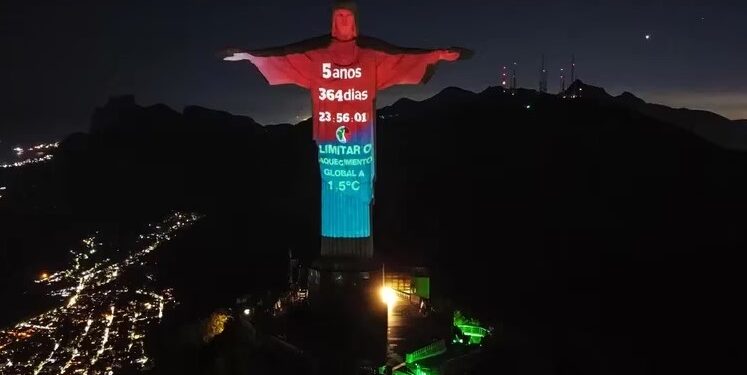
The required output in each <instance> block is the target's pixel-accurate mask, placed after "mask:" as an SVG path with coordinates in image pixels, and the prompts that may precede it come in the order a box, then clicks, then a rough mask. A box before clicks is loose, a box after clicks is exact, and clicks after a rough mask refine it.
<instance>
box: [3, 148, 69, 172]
mask: <svg viewBox="0 0 747 375" xmlns="http://www.w3.org/2000/svg"><path fill="white" fill-rule="evenodd" d="M59 145H60V143H59V142H54V143H41V144H38V145H34V146H31V147H28V148H23V147H20V146H19V147H16V148H14V149H13V152H14V153H15V155H16V157H17V158H18V160H17V161H14V162H4V163H2V164H0V168H18V167H23V166H24V165H29V164H36V163H43V162H45V161H49V160H52V157H53V155H52V151H54V150H56V149H57V147H59Z"/></svg>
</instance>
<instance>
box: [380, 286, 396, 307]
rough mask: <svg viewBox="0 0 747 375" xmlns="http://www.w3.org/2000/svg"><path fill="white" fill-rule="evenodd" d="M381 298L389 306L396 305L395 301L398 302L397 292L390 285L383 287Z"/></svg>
mask: <svg viewBox="0 0 747 375" xmlns="http://www.w3.org/2000/svg"><path fill="white" fill-rule="evenodd" d="M381 300H382V301H383V302H384V303H386V304H387V306H394V303H395V302H397V294H396V293H394V290H392V288H390V287H388V286H385V287H382V288H381Z"/></svg>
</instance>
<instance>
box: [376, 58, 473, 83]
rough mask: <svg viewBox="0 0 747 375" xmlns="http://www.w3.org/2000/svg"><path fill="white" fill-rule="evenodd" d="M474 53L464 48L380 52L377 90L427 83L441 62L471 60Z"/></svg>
mask: <svg viewBox="0 0 747 375" xmlns="http://www.w3.org/2000/svg"><path fill="white" fill-rule="evenodd" d="M471 55H472V52H471V51H469V50H466V49H463V48H448V49H436V50H413V49H403V51H402V52H392V53H390V52H387V51H378V53H377V68H376V69H377V72H376V77H377V85H376V86H377V88H378V89H379V90H382V89H385V88H387V87H391V86H394V85H408V84H409V85H414V84H420V83H425V82H427V81H428V80H429V79H430V77H431V76H432V75H433V72H434V69H435V66H436V63H438V62H439V61H456V60H460V59H466V58H469V57H470V56H471Z"/></svg>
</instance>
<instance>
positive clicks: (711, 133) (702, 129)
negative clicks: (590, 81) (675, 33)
mask: <svg viewBox="0 0 747 375" xmlns="http://www.w3.org/2000/svg"><path fill="white" fill-rule="evenodd" d="M573 94H577V95H580V96H582V97H584V98H590V99H595V100H598V101H602V102H604V101H611V102H613V103H615V104H617V105H620V106H622V107H625V108H628V109H631V110H634V111H636V112H640V113H641V114H644V115H646V116H648V117H651V118H653V119H656V120H659V121H662V122H666V123H669V124H673V125H677V126H679V127H681V128H683V129H687V130H689V131H691V132H693V133H694V134H697V135H699V136H701V137H703V138H704V139H707V140H708V141H711V142H713V143H715V144H717V145H720V146H722V147H724V148H727V149H732V150H742V151H744V150H747V126H745V125H744V124H745V122H744V120H729V119H727V118H725V117H723V116H720V115H717V114H715V113H712V112H708V111H699V110H691V109H686V108H678V109H675V108H670V107H667V106H664V105H660V104H653V103H646V102H645V101H644V100H643V99H640V98H638V97H636V96H635V95H633V94H631V93H629V92H624V93H622V94H621V95H619V96H616V97H612V96H611V95H609V94H607V92H606V91H604V89H602V88H599V87H595V86H591V85H587V84H585V83H583V82H581V81H580V80H577V81H576V82H574V83H573V84H572V85H571V86H570V87H569V88H568V90H566V92H565V95H566V96H570V95H573Z"/></svg>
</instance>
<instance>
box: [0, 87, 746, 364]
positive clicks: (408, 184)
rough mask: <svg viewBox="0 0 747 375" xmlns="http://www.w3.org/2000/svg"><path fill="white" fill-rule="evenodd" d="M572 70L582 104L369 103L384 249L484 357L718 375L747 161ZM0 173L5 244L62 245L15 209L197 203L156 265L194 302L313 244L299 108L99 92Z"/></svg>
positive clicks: (100, 214) (740, 242) (312, 198)
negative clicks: (217, 105)
mask: <svg viewBox="0 0 747 375" xmlns="http://www.w3.org/2000/svg"><path fill="white" fill-rule="evenodd" d="M574 85H575V86H572V88H574V89H582V90H579V92H583V93H584V94H582V95H581V96H580V98H576V99H563V98H562V97H558V96H554V95H545V94H538V93H537V92H534V91H529V90H518V91H517V92H516V94H515V95H511V93H509V92H507V91H504V90H502V89H499V88H490V89H487V90H485V91H484V92H482V93H471V92H467V91H464V90H461V89H456V88H450V89H447V90H445V91H443V92H442V93H440V94H438V95H436V96H434V97H433V98H430V99H427V100H424V101H421V102H416V101H412V100H401V101H398V102H397V103H395V104H394V105H393V106H390V107H387V108H384V109H382V110H380V111H379V122H378V128H377V129H378V130H377V132H378V133H377V136H378V138H377V146H378V157H379V159H378V162H377V165H378V180H377V185H376V206H375V219H374V220H375V225H374V230H375V235H376V249H377V250H376V251H377V253H378V254H379V255H381V256H383V257H384V258H386V259H388V260H390V261H403V262H412V263H418V264H425V265H428V266H431V267H432V268H433V269H434V272H435V274H436V279H435V281H434V288H433V290H434V292H435V293H437V294H440V295H449V296H451V297H452V298H453V299H455V300H456V301H457V302H459V303H463V304H467V305H469V306H472V308H473V309H474V310H475V311H476V312H477V313H478V314H480V315H481V316H485V317H489V318H488V319H492V320H494V321H498V320H500V321H503V322H504V323H505V325H506V327H510V328H511V329H507V330H506V332H505V337H503V338H502V340H503V342H504V344H505V346H504V347H503V348H504V349H502V350H503V351H501V352H500V353H494V354H495V356H494V358H495V360H493V361H492V362H491V363H490V369H491V371H498V370H500V372H507V373H514V372H522V370H527V368H535V369H540V370H542V371H539V370H538V372H543V373H558V374H566V373H574V374H600V373H611V374H629V373H678V372H688V373H689V372H701V373H713V372H716V371H717V370H716V369H717V368H718V367H719V366H725V364H726V363H728V362H727V361H726V360H727V359H728V358H726V356H727V355H728V353H732V352H733V351H734V350H736V346H734V345H735V344H734V341H732V340H733V337H732V335H731V334H730V333H729V332H733V330H732V327H731V325H732V324H733V323H734V322H736V317H737V316H739V315H738V313H737V310H736V309H735V306H736V302H732V301H735V296H737V295H739V292H740V291H741V290H740V289H739V288H738V287H737V285H739V283H738V282H737V275H739V274H740V273H741V271H740V270H739V269H737V267H738V266H737V265H738V264H740V263H739V262H737V254H739V253H741V251H743V249H744V248H745V245H747V241H746V237H745V231H744V228H745V226H746V225H745V224H747V222H746V221H747V219H745V215H744V212H745V209H746V208H747V199H746V198H745V194H744V191H747V190H746V188H747V157H746V156H745V154H744V153H741V152H736V151H730V150H728V149H727V148H726V147H720V146H718V145H717V144H716V143H714V142H710V141H706V140H704V139H703V138H701V137H700V136H698V134H700V133H699V130H697V129H700V127H699V126H700V125H699V126H696V127H694V128H692V129H691V128H689V127H688V126H687V124H688V122H687V121H689V119H690V117H689V115H694V116H693V117H697V118H708V119H711V118H713V115H707V114H702V113H700V112H683V111H684V110H674V109H667V108H665V107H662V106H656V105H651V104H645V103H642V102H641V101H640V100H636V99H637V98H635V97H634V96H633V95H632V94H629V95H626V94H623V95H621V96H620V97H617V98H614V97H611V96H609V95H607V94H606V93H605V92H604V90H602V89H597V88H593V87H592V86H586V85H583V86H581V85H582V83H580V82H576V83H574ZM683 114H684V115H683ZM686 120H687V121H686ZM727 121H728V120H727ZM723 124H725V125H724V126H726V124H727V123H726V122H723ZM729 124H731V123H729ZM731 125H732V126H733V124H731ZM726 141H731V139H730V138H729V139H727V140H726ZM735 142H736V141H735ZM726 146H728V145H726ZM0 173H4V174H3V175H0V178H3V179H7V180H10V181H11V183H10V184H9V185H10V186H12V189H11V191H9V194H8V199H7V200H6V201H1V202H0V207H2V212H3V215H4V216H3V222H0V224H2V225H3V227H4V228H9V230H8V231H7V232H4V234H3V239H4V241H5V243H6V244H10V245H12V246H9V247H8V248H11V247H12V248H13V249H19V248H22V249H29V250H34V249H36V248H52V249H58V248H59V247H54V246H51V245H53V244H46V245H47V246H41V245H43V244H45V243H44V239H43V238H38V239H33V240H29V241H30V242H31V243H32V244H33V246H32V244H28V243H26V240H27V239H28V238H29V236H30V235H29V229H28V228H26V227H24V226H23V225H21V224H18V222H17V221H16V220H18V218H19V217H22V218H26V219H25V220H26V221H23V220H21V222H24V223H28V222H29V220H30V219H28V218H34V217H50V216H49V215H50V214H54V215H55V216H54V217H55V220H56V221H65V222H66V223H69V224H68V225H69V226H74V225H76V224H77V223H97V222H109V223H114V222H129V221H144V220H150V219H152V218H155V217H158V216H160V215H162V214H163V213H165V212H168V211H171V210H174V209H182V210H197V211H199V212H201V213H203V214H206V215H207V217H208V218H209V219H210V220H212V221H210V222H208V224H205V225H204V226H202V227H201V229H199V232H197V234H195V235H193V236H192V237H191V239H190V240H189V241H185V244H184V245H183V247H182V248H179V249H177V248H172V249H171V250H170V254H182V256H183V257H184V260H183V261H182V260H180V258H179V257H174V258H173V259H169V261H168V262H166V263H167V264H168V267H170V271H169V272H166V274H167V275H168V274H175V273H177V272H175V271H173V270H178V272H183V274H184V275H199V276H198V278H196V279H195V278H194V277H193V278H192V280H187V281H184V280H182V281H183V282H185V283H186V285H192V286H191V287H190V288H195V290H196V289H199V291H196V292H195V293H198V292H199V293H201V294H200V295H208V294H210V293H211V291H213V290H216V293H218V292H220V290H221V288H220V285H221V283H232V284H231V288H227V289H226V290H230V291H234V290H238V289H240V287H237V286H236V283H239V282H240V281H239V280H240V278H239V277H237V275H238V274H240V273H241V272H247V273H249V272H255V271H257V270H258V269H261V268H263V267H264V270H263V271H264V272H270V271H272V270H269V269H268V268H267V267H268V266H265V265H264V264H265V263H262V262H263V260H262V259H264V256H265V254H270V253H272V254H276V253H281V254H285V252H286V251H287V248H289V247H290V248H293V249H295V250H296V251H297V253H300V254H301V255H302V256H303V257H304V258H306V259H307V260H309V259H311V258H313V257H314V256H315V255H316V254H318V235H319V232H318V228H319V221H318V216H319V214H318V212H319V187H320V186H319V185H320V183H319V177H318V167H317V164H316V149H315V146H314V144H313V142H312V141H311V128H310V122H309V121H306V122H302V123H300V124H297V125H295V126H290V125H279V126H272V127H263V126H261V125H259V124H257V123H255V122H254V121H253V120H251V119H250V118H246V117H238V116H232V115H230V114H227V113H225V112H222V111H214V110H210V109H205V108H200V107H188V108H187V109H185V111H184V112H183V113H178V112H175V111H173V110H171V109H168V108H167V107H164V106H151V107H142V106H138V105H136V104H135V102H134V100H132V99H131V98H120V99H113V100H112V101H110V102H109V103H108V104H107V105H106V106H104V107H102V108H99V109H97V110H96V112H95V114H94V117H93V123H92V126H91V132H90V133H89V134H77V135H74V136H71V137H70V138H68V139H67V140H66V141H65V142H63V144H62V146H61V148H60V150H59V151H58V153H57V156H56V158H55V159H54V160H53V161H52V162H50V163H48V164H45V165H41V166H35V167H32V168H27V169H23V170H18V171H10V172H8V171H4V172H0ZM214 238H220V239H221V240H220V241H219V246H217V247H214V246H212V244H211V241H212V240H211V239H214ZM232 239H236V240H232ZM239 239H240V241H239ZM36 245H39V246H36ZM174 246H176V245H174ZM60 249H62V248H60ZM180 250H182V251H183V252H182V253H180V252H179V251H180ZM12 256H14V257H15V256H16V255H14V254H13V255H12ZM204 256H210V257H213V258H212V259H211V262H208V263H204V262H200V261H199V257H204ZM273 262H275V261H274V260H273ZM205 264H209V265H210V267H209V268H208V269H207V270H206V269H204V268H202V267H204V266H205ZM273 264H274V263H273ZM223 267H226V269H229V270H230V272H221V270H222V268H223ZM3 271H4V270H3ZM282 272H284V270H280V269H279V270H277V274H279V273H282ZM199 277H202V278H204V279H205V280H208V278H209V283H206V284H200V283H199V282H198V281H199V280H200V279H199ZM248 280H252V281H251V282H247V285H246V288H247V289H250V288H254V287H257V283H261V282H262V278H258V277H256V275H254V277H252V278H249V279H248ZM273 281H274V280H273ZM190 283H191V284H190ZM197 285H203V288H198V287H197ZM212 288H215V289H212ZM188 289H189V288H188ZM194 298H195V299H199V298H198V297H194ZM529 364H531V366H529ZM486 371H487V370H486ZM523 372H526V371H523ZM530 373H534V372H533V371H532V372H530Z"/></svg>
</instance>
